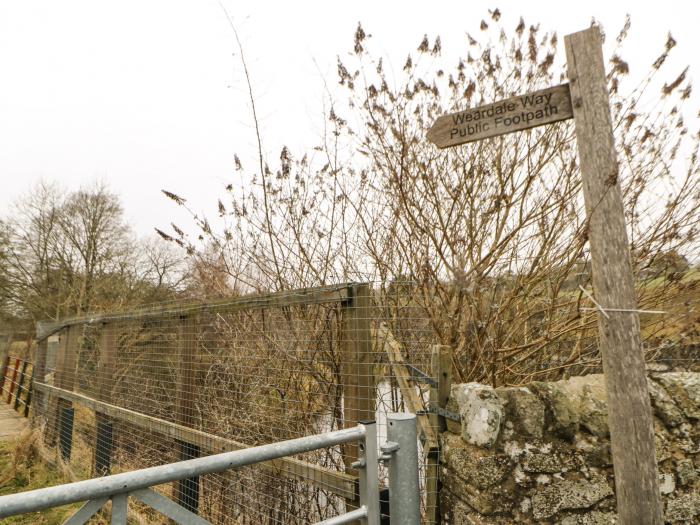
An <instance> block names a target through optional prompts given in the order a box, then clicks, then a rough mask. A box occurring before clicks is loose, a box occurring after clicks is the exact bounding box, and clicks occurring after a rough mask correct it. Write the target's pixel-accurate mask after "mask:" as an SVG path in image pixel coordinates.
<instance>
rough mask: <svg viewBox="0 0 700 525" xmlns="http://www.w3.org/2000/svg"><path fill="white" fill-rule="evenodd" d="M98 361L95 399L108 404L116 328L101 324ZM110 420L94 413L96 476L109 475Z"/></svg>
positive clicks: (98, 413)
mask: <svg viewBox="0 0 700 525" xmlns="http://www.w3.org/2000/svg"><path fill="white" fill-rule="evenodd" d="M99 345H100V346H99V350H100V355H99V360H98V361H97V381H98V382H99V385H98V388H97V399H98V400H100V401H104V402H106V403H110V402H111V401H112V394H113V392H112V390H113V387H114V367H115V362H116V355H115V354H116V353H117V333H116V326H115V325H109V324H107V323H102V327H101V331H100V343H99ZM112 430H113V429H112V419H111V418H110V417H109V416H107V415H105V414H102V413H101V412H95V457H94V459H93V472H94V475H96V476H105V475H107V474H109V472H110V468H111V464H112V443H113V442H112V439H113V431H112Z"/></svg>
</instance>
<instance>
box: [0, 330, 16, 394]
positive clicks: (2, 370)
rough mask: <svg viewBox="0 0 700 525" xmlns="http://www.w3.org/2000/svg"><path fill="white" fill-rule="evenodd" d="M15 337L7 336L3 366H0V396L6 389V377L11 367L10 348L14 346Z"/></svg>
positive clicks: (3, 353) (3, 352)
mask: <svg viewBox="0 0 700 525" xmlns="http://www.w3.org/2000/svg"><path fill="white" fill-rule="evenodd" d="M12 339H13V336H12V335H9V336H7V344H6V345H5V348H3V351H2V365H0V395H2V392H3V388H4V387H5V375H6V374H7V368H8V367H9V366H10V348H11V346H12Z"/></svg>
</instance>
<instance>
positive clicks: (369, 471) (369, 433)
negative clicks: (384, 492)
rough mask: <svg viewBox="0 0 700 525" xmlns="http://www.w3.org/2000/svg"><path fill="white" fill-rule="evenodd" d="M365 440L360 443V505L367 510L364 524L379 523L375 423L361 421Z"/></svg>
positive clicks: (377, 459)
mask: <svg viewBox="0 0 700 525" xmlns="http://www.w3.org/2000/svg"><path fill="white" fill-rule="evenodd" d="M360 425H361V426H363V427H364V428H365V440H364V442H363V443H360V446H359V449H360V458H361V459H360V462H359V463H360V464H361V465H360V468H359V469H358V470H359V474H360V505H361V506H362V507H364V508H366V510H367V520H366V522H365V524H366V525H379V514H380V511H379V455H378V454H377V424H376V423H375V422H374V421H366V422H361V423H360Z"/></svg>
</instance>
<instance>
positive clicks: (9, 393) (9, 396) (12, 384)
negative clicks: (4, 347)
mask: <svg viewBox="0 0 700 525" xmlns="http://www.w3.org/2000/svg"><path fill="white" fill-rule="evenodd" d="M17 370H19V357H16V358H15V366H14V367H13V368H12V379H10V387H9V389H8V391H7V404H8V405H9V404H10V403H11V402H12V394H14V392H15V386H16V385H17Z"/></svg>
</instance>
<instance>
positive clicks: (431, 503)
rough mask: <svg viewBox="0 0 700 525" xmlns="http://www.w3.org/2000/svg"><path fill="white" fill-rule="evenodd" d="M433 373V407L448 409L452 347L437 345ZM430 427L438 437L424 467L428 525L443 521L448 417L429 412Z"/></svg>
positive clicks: (431, 403) (431, 362) (432, 364)
mask: <svg viewBox="0 0 700 525" xmlns="http://www.w3.org/2000/svg"><path fill="white" fill-rule="evenodd" d="M430 372H431V373H430V375H431V376H432V378H433V379H434V380H435V381H437V384H436V385H433V386H431V387H430V407H431V408H435V407H439V408H445V407H446V406H447V401H448V399H449V397H450V387H451V386H452V347H450V346H447V345H434V346H433V347H432V349H431V354H430ZM430 426H431V427H432V429H433V431H434V432H435V435H436V436H438V443H437V445H438V446H437V447H433V448H431V449H430V450H428V451H427V454H426V455H427V463H426V467H425V487H426V489H425V490H426V495H425V514H426V517H427V519H428V523H429V524H431V525H432V524H436V523H440V499H439V495H440V448H439V436H440V433H441V432H444V431H445V430H446V429H447V425H446V424H445V418H444V417H443V416H440V415H438V414H436V413H431V415H430Z"/></svg>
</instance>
